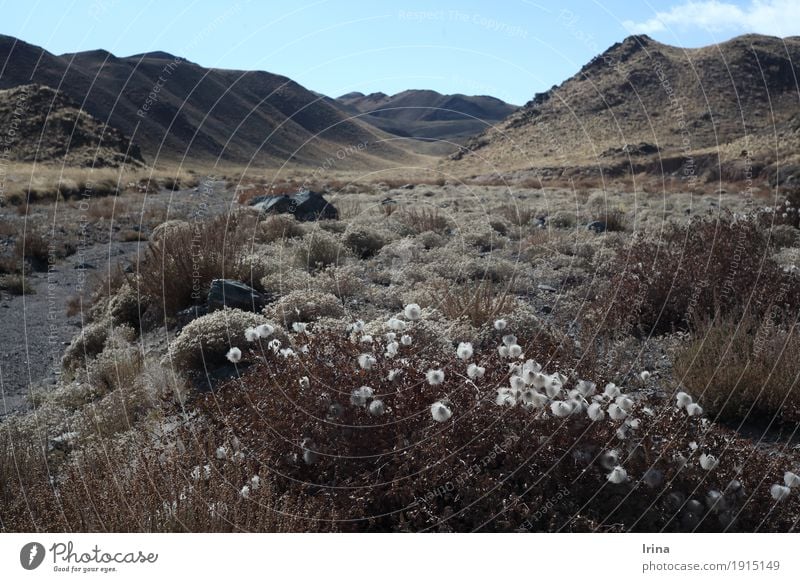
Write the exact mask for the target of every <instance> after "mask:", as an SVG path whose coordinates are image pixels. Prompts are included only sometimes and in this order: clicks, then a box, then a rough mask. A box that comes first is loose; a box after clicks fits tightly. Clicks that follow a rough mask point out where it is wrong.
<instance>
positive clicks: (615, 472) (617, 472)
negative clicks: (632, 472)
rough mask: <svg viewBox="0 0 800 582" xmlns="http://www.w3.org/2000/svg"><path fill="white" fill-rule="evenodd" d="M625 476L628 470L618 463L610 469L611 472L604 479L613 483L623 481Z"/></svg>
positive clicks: (616, 483)
mask: <svg viewBox="0 0 800 582" xmlns="http://www.w3.org/2000/svg"><path fill="white" fill-rule="evenodd" d="M627 478H628V472H627V471H626V470H625V469H623V468H622V467H620V466H619V465H617V466H616V467H614V468H613V469H611V472H610V473H609V474H608V475H607V476H606V479H608V480H609V481H610V482H611V483H614V484H615V485H619V484H620V483H623V482H624V481H625V480H626V479H627Z"/></svg>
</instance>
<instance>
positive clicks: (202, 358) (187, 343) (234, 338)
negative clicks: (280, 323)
mask: <svg viewBox="0 0 800 582" xmlns="http://www.w3.org/2000/svg"><path fill="white" fill-rule="evenodd" d="M262 323H270V322H269V320H268V319H267V318H266V317H265V316H263V315H259V314H257V313H250V312H248V311H241V310H239V309H228V308H225V309H221V310H219V311H215V312H213V313H209V314H208V315H203V316H202V317H199V318H197V319H195V320H194V321H191V322H189V323H188V324H187V325H186V327H184V328H183V329H182V330H181V333H180V334H179V335H178V337H176V338H175V339H174V340H173V341H172V343H170V345H169V355H168V358H169V359H170V360H171V362H172V364H173V367H174V368H175V369H177V370H179V371H202V370H204V369H207V368H210V367H214V366H217V365H219V364H224V363H225V362H226V361H227V360H226V359H225V354H227V353H228V350H230V349H231V348H233V347H238V348H240V349H242V351H244V347H245V345H246V344H247V340H246V339H245V336H244V332H245V330H246V329H247V328H248V327H255V326H257V325H260V324H262ZM273 335H274V337H276V338H278V339H281V340H282V341H285V340H286V336H285V335H284V334H283V333H282V332H281V331H280V330H279V329H278V328H277V327H276V330H275V333H274V334H273ZM270 339H271V338H270Z"/></svg>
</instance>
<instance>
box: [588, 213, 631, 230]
mask: <svg viewBox="0 0 800 582" xmlns="http://www.w3.org/2000/svg"><path fill="white" fill-rule="evenodd" d="M591 220H592V221H593V222H594V221H599V222H602V223H603V224H604V225H605V230H606V232H625V231H627V230H629V229H630V222H629V221H628V217H627V215H626V214H625V211H624V210H622V209H619V208H614V209H606V210H602V211H601V212H597V213H595V214H594V215H593V216H592V219H591Z"/></svg>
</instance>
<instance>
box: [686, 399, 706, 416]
mask: <svg viewBox="0 0 800 582" xmlns="http://www.w3.org/2000/svg"><path fill="white" fill-rule="evenodd" d="M686 414H688V415H689V416H702V414H703V407H702V406H700V405H699V404H697V403H696V402H692V403H691V404H689V405H688V406H687V407H686Z"/></svg>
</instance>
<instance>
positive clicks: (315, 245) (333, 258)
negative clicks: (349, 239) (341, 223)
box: [294, 221, 348, 271]
mask: <svg viewBox="0 0 800 582" xmlns="http://www.w3.org/2000/svg"><path fill="white" fill-rule="evenodd" d="M326 222H334V221H326ZM347 255H348V251H347V249H345V247H344V246H343V245H342V243H341V242H339V239H338V238H337V237H336V235H335V234H331V233H329V232H327V231H324V230H320V229H315V230H313V231H311V232H310V233H308V234H306V235H305V236H304V237H303V239H302V240H300V241H298V242H297V243H296V246H295V253H294V262H295V264H296V265H297V266H298V267H300V268H302V269H306V270H308V271H313V270H316V269H321V268H324V267H327V266H328V265H340V264H342V263H343V262H344V260H345V259H346V257H347Z"/></svg>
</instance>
